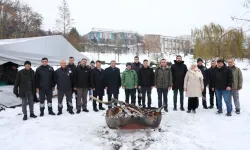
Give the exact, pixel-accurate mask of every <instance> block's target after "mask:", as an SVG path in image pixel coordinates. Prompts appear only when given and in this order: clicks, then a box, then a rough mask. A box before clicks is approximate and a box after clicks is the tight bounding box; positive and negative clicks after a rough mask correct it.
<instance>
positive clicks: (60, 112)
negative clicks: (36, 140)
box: [57, 108, 62, 116]
mask: <svg viewBox="0 0 250 150" xmlns="http://www.w3.org/2000/svg"><path fill="white" fill-rule="evenodd" d="M61 114H62V109H61V108H59V109H58V113H57V115H58V116H59V115H61Z"/></svg>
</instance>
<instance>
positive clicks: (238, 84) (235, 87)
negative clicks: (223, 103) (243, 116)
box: [227, 59, 243, 114]
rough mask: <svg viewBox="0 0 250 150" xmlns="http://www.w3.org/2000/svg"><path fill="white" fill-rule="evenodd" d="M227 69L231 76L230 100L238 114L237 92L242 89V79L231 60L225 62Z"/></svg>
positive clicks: (238, 69)
mask: <svg viewBox="0 0 250 150" xmlns="http://www.w3.org/2000/svg"><path fill="white" fill-rule="evenodd" d="M227 63H228V67H229V69H230V70H231V71H232V74H233V84H232V89H231V98H233V99H234V105H235V109H236V113H237V114H240V100H239V90H241V89H242V83H243V77H242V72H241V70H240V68H238V67H236V66H235V64H234V60H233V59H229V60H228V61H227Z"/></svg>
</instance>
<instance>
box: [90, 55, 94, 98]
mask: <svg viewBox="0 0 250 150" xmlns="http://www.w3.org/2000/svg"><path fill="white" fill-rule="evenodd" d="M89 68H90V71H92V70H93V69H95V62H94V61H93V60H92V61H91V62H90V66H89ZM91 95H93V90H92V89H89V100H90V101H91V100H92V98H91V97H90V96H91Z"/></svg>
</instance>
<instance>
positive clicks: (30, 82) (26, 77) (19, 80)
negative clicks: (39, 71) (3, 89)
mask: <svg viewBox="0 0 250 150" xmlns="http://www.w3.org/2000/svg"><path fill="white" fill-rule="evenodd" d="M30 91H31V92H32V93H33V94H34V95H35V93H36V92H35V91H36V90H35V72H34V71H33V70H32V69H30V70H26V69H22V70H20V71H18V73H17V77H16V81H15V86H14V89H13V93H14V94H15V95H18V94H19V96H20V97H21V98H25V97H26V93H27V92H30Z"/></svg>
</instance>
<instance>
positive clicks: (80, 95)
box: [73, 58, 92, 114]
mask: <svg viewBox="0 0 250 150" xmlns="http://www.w3.org/2000/svg"><path fill="white" fill-rule="evenodd" d="M86 64H87V59H85V58H83V59H82V61H81V65H80V66H78V67H76V69H75V70H74V72H73V83H74V90H77V104H76V105H77V107H76V109H77V112H76V113H77V114H79V113H80V112H81V108H82V111H84V112H89V110H88V109H87V96H88V90H89V89H90V88H92V87H91V72H90V69H89V67H87V65H86Z"/></svg>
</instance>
